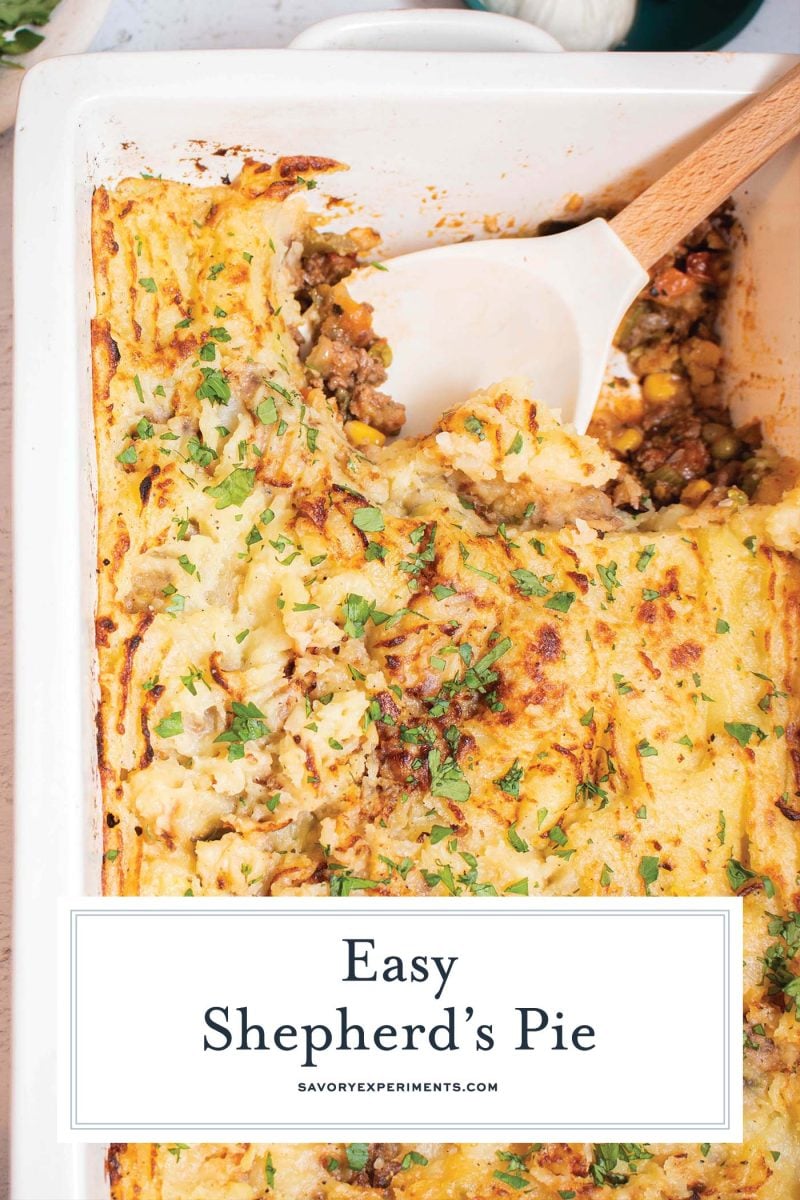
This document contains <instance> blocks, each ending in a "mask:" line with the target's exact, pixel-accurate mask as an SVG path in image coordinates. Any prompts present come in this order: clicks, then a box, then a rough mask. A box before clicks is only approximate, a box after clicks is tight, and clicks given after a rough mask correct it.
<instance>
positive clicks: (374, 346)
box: [298, 235, 406, 436]
mask: <svg viewBox="0 0 800 1200" xmlns="http://www.w3.org/2000/svg"><path fill="white" fill-rule="evenodd" d="M328 236H329V237H333V236H334V235H328ZM346 242H347V239H346V238H343V237H341V236H339V237H336V241H335V243H333V244H331V243H327V244H326V242H325V241H324V240H322V235H316V237H315V240H314V242H313V243H312V244H311V246H310V247H309V248H308V249H307V252H306V254H304V256H303V258H302V272H303V283H302V288H301V290H300V292H299V293H298V295H299V298H300V301H301V304H303V305H304V307H306V308H311V309H312V311H313V319H314V329H315V334H314V344H313V346H312V347H311V349H310V351H309V353H308V355H307V356H306V369H307V370H308V372H309V374H310V375H311V377H312V378H313V377H314V376H317V377H318V378H319V381H320V383H321V386H322V387H323V389H324V391H325V393H326V395H328V396H330V397H331V398H332V399H334V400H335V401H336V403H337V404H338V405H339V408H340V409H341V411H342V413H343V415H344V417H345V419H352V420H357V421H362V422H363V423H364V424H365V425H369V426H371V427H372V428H373V429H377V430H378V431H379V433H382V434H386V435H389V436H391V435H393V434H396V433H399V432H400V430H401V429H402V428H403V425H404V424H405V419H406V410H405V407H404V406H403V405H402V404H399V403H398V402H397V401H396V400H392V398H391V397H390V396H388V395H387V394H386V393H385V392H382V391H380V390H379V385H380V384H382V383H383V382H384V381H385V379H386V370H387V367H388V366H389V364H390V363H391V360H392V356H391V351H390V349H389V346H388V344H387V342H386V339H385V338H380V337H377V336H376V334H375V332H374V330H373V328H372V308H371V307H370V305H368V304H357V303H356V302H355V301H354V300H353V299H352V297H351V296H349V295H348V293H347V291H346V289H345V288H344V287H341V286H339V284H340V281H341V280H342V279H344V278H345V277H346V276H347V275H349V274H350V272H351V271H352V270H354V269H355V267H356V266H357V265H358V256H357V247H356V246H355V244H353V247H352V253H347V252H346V251H347V249H348V247H347V245H346ZM343 243H345V244H343Z"/></svg>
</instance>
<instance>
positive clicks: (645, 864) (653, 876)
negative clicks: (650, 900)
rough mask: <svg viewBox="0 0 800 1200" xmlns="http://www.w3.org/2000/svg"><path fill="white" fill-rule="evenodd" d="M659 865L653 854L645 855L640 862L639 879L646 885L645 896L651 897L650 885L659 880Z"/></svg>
mask: <svg viewBox="0 0 800 1200" xmlns="http://www.w3.org/2000/svg"><path fill="white" fill-rule="evenodd" d="M658 872H659V863H658V859H657V858H656V857H655V856H654V855H652V854H645V856H644V857H643V858H642V859H641V861H640V862H639V877H640V879H641V880H642V881H643V883H644V894H645V895H646V896H649V895H650V885H651V884H653V883H655V882H656V880H657V879H658Z"/></svg>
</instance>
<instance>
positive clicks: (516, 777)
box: [494, 758, 523, 796]
mask: <svg viewBox="0 0 800 1200" xmlns="http://www.w3.org/2000/svg"><path fill="white" fill-rule="evenodd" d="M522 776H523V770H522V767H521V766H520V765H519V759H518V758H515V759H514V761H513V763H512V764H511V766H510V767H509V768H508V770H507V771H506V773H505V775H503V776H501V777H500V779H495V781H494V782H495V785H496V786H497V787H499V788H500V791H501V792H505V793H506V795H507V796H519V785H520V783H521V782H522Z"/></svg>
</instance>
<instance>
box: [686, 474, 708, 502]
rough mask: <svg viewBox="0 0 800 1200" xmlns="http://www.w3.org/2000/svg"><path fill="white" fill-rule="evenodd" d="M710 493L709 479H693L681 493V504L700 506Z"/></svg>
mask: <svg viewBox="0 0 800 1200" xmlns="http://www.w3.org/2000/svg"><path fill="white" fill-rule="evenodd" d="M710 491H711V484H710V483H709V482H708V480H707V479H693V480H692V481H691V483H687V485H686V487H685V488H684V489H683V491H682V492H681V502H682V503H683V504H699V503H700V501H701V500H702V499H703V498H704V497H705V496H707V495H708V493H709V492H710Z"/></svg>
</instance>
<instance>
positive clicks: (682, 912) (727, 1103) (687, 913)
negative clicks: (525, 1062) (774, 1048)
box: [69, 901, 732, 1133]
mask: <svg viewBox="0 0 800 1200" xmlns="http://www.w3.org/2000/svg"><path fill="white" fill-rule="evenodd" d="M379 904H380V902H379ZM446 904H447V901H443V902H442V903H441V904H439V905H433V906H429V907H425V908H421V907H417V906H416V905H414V906H409V909H408V911H406V912H403V911H400V910H399V909H398V908H394V907H391V908H388V907H387V908H386V910H385V911H384V912H381V911H380V908H379V907H378V906H376V907H374V908H371V909H370V911H369V915H370V916H380V917H381V918H385V917H399V918H400V919H401V920H408V919H409V918H412V917H413V918H416V917H426V916H437V917H438V916H441V915H442V913H443V912H444V911H446V910H445V907H444V906H445V905H446ZM504 908H505V906H504ZM648 909H649V910H650V911H648ZM169 912H170V915H171V916H178V917H196V916H207V915H212V916H231V915H233V914H234V913H235V915H236V916H237V917H255V918H257V919H263V918H264V917H268V918H270V919H282V918H283V917H286V916H289V917H297V916H300V917H313V918H314V919H317V920H318V919H319V918H320V917H322V918H330V917H333V916H336V917H339V916H340V915H341V914H340V913H339V912H334V911H333V909H332V907H330V906H329V905H306V904H302V903H301V904H297V905H281V906H280V909H278V910H277V911H275V912H274V913H270V912H269V911H268V910H267V909H266V908H265V909H264V910H263V911H257V910H254V909H250V910H245V909H232V908H231V907H229V906H226V905H222V906H217V905H214V906H213V907H212V906H206V903H205V902H203V908H202V909H201V908H196V907H194V906H191V907H187V908H186V910H185V911H183V912H182V911H180V909H176V908H170V909H169ZM351 912H352V915H353V916H357V915H358V916H365V915H367V914H366V913H365V910H364V909H363V908H362V907H361V906H359V907H358V908H357V909H356V908H354V909H352V910H351ZM163 914H164V909H163V908H144V907H141V908H140V907H137V908H136V909H135V910H124V909H120V908H117V907H113V908H85V909H80V908H77V909H76V908H71V909H70V938H69V949H70V1013H69V1029H70V1051H69V1077H70V1124H69V1127H70V1130H72V1131H73V1132H75V1133H78V1132H82V1131H83V1132H86V1131H89V1130H102V1131H104V1132H105V1131H108V1130H122V1131H127V1130H130V1129H137V1130H148V1131H149V1130H166V1131H167V1132H169V1131H170V1130H172V1129H176V1128H179V1129H191V1130H193V1131H194V1130H197V1131H206V1132H216V1131H218V1130H228V1129H233V1130H249V1131H253V1132H270V1131H273V1130H293V1131H301V1132H305V1131H317V1130H323V1131H324V1130H327V1129H330V1128H332V1125H331V1122H320V1121H308V1122H306V1121H303V1122H296V1121H292V1122H270V1123H266V1122H252V1121H225V1122H214V1123H208V1122H180V1121H173V1122H170V1123H167V1122H164V1121H159V1122H144V1121H133V1122H112V1123H103V1124H100V1123H98V1122H87V1121H79V1120H78V1069H77V1050H78V1029H77V1019H78V1018H77V1009H78V922H79V920H80V918H82V917H108V916H122V917H137V918H138V917H142V916H145V917H159V916H163ZM478 914H481V915H484V916H489V915H492V916H495V917H497V918H500V919H503V920H506V919H508V918H515V917H516V918H519V917H526V918H536V917H541V916H544V915H547V916H557V917H573V918H574V917H579V916H580V917H583V916H589V917H592V916H602V917H607V916H624V917H646V918H647V919H648V920H653V919H658V918H659V917H669V918H670V919H672V918H674V917H676V916H679V917H696V916H712V917H721V918H722V935H723V943H722V955H723V1056H722V1060H723V1072H722V1074H723V1080H722V1088H723V1095H722V1109H723V1119H722V1121H711V1122H709V1121H688V1122H687V1121H683V1122H678V1121H658V1122H656V1121H645V1122H641V1121H639V1122H637V1121H630V1122H624V1121H592V1122H589V1121H582V1122H575V1123H573V1122H564V1121H559V1122H556V1121H545V1122H537V1123H536V1124H535V1125H534V1124H531V1123H516V1122H514V1123H509V1122H507V1121H494V1122H493V1121H480V1122H478V1121H474V1122H466V1123H463V1122H459V1123H458V1129H459V1130H462V1129H463V1130H472V1131H474V1130H479V1131H491V1130H515V1131H518V1132H520V1133H524V1132H530V1131H536V1132H538V1131H540V1130H542V1131H547V1130H552V1129H555V1130H563V1129H574V1130H575V1131H576V1132H579V1131H581V1130H586V1129H592V1130H594V1129H603V1130H610V1131H614V1130H617V1129H620V1128H622V1129H623V1130H626V1131H627V1129H629V1128H635V1129H642V1130H650V1129H656V1130H662V1129H676V1130H682V1131H683V1130H693V1129H699V1130H702V1131H706V1130H714V1131H716V1132H720V1133H724V1132H728V1131H730V1128H731V1094H730V1083H731V1078H730V1057H731V1050H732V1047H731V1041H730V1039H731V1027H730V1011H729V1010H730V964H731V945H730V940H731V921H730V912H729V910H728V909H727V908H711V907H709V908H683V907H681V908H679V909H677V910H675V911H672V912H669V911H667V910H665V909H662V908H658V909H654V908H652V907H651V906H650V905H648V904H647V903H646V902H642V903H640V905H639V906H638V907H627V906H626V907H624V908H617V907H616V906H615V907H613V908H612V907H609V908H608V909H607V911H601V910H600V909H599V908H595V907H587V906H586V905H585V904H583V905H581V906H580V907H578V906H577V905H576V907H575V908H574V909H572V908H552V907H549V906H548V907H547V908H537V907H517V906H513V907H511V906H508V908H507V909H506V910H505V911H501V910H500V909H498V908H497V907H495V906H487V905H475V906H474V907H473V906H470V907H469V908H464V907H461V906H457V907H456V906H454V907H453V908H452V909H451V910H450V912H449V913H448V915H449V916H451V917H464V916H467V917H471V916H475V915H478ZM362 1127H363V1122H360V1123H358V1124H353V1123H351V1122H337V1123H336V1125H335V1128H336V1129H337V1130H345V1129H346V1130H355V1131H356V1132H357V1131H358V1130H359V1129H360V1128H362ZM370 1128H371V1129H414V1130H416V1129H425V1130H431V1131H433V1130H452V1129H454V1128H455V1126H454V1125H453V1123H452V1122H429V1121H421V1122H420V1121H382V1122H381V1121H378V1122H374V1123H371V1125H370Z"/></svg>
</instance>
